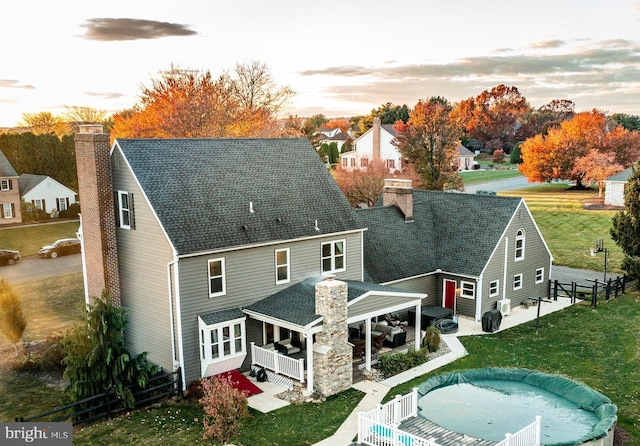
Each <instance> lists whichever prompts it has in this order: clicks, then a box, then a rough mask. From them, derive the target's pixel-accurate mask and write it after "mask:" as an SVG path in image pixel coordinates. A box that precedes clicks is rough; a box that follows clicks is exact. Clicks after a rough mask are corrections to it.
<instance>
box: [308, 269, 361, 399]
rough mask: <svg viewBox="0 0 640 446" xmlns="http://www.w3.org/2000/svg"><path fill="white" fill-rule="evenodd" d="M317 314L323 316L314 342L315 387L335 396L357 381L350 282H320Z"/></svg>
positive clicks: (331, 280)
mask: <svg viewBox="0 0 640 446" xmlns="http://www.w3.org/2000/svg"><path fill="white" fill-rule="evenodd" d="M315 292H316V314H318V315H320V316H322V323H323V327H322V331H321V332H319V333H317V334H316V342H315V343H314V344H313V376H314V383H315V386H314V388H315V390H316V391H318V392H320V393H321V394H322V395H324V396H329V395H334V394H336V393H338V392H342V391H343V390H346V389H348V388H349V387H351V384H353V366H352V358H353V349H352V347H351V345H350V344H349V342H348V340H349V329H348V326H347V284H346V283H344V282H341V281H339V280H334V279H332V278H328V279H326V280H323V281H322V282H319V283H317V284H316V291H315Z"/></svg>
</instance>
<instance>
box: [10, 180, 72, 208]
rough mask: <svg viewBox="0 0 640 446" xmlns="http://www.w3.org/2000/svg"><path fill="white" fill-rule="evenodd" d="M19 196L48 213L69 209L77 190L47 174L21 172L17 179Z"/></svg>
mask: <svg viewBox="0 0 640 446" xmlns="http://www.w3.org/2000/svg"><path fill="white" fill-rule="evenodd" d="M18 183H19V185H20V198H22V200H24V201H26V202H27V203H31V204H33V205H34V206H35V207H36V208H38V209H42V210H44V211H46V212H47V213H49V214H56V213H58V212H61V211H65V210H67V209H69V206H70V205H72V204H74V203H76V202H77V196H78V194H77V192H76V191H74V190H72V189H69V188H68V187H67V186H65V185H64V184H62V183H59V182H58V181H56V180H54V179H53V178H51V177H49V176H47V175H33V174H28V173H23V174H22V175H20V178H19V179H18Z"/></svg>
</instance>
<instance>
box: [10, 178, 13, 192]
mask: <svg viewBox="0 0 640 446" xmlns="http://www.w3.org/2000/svg"><path fill="white" fill-rule="evenodd" d="M9 190H13V180H11V179H10V180H9Z"/></svg>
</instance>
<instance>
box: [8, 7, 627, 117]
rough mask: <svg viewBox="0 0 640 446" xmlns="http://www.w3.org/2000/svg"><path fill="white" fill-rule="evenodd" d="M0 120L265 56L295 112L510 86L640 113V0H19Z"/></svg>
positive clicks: (91, 103) (96, 102)
mask: <svg viewBox="0 0 640 446" xmlns="http://www.w3.org/2000/svg"><path fill="white" fill-rule="evenodd" d="M1 17H2V26H0V41H1V42H2V53H1V54H2V59H1V64H0V127H11V126H15V125H17V124H18V123H19V122H20V121H21V119H22V115H23V113H38V112H41V111H50V112H52V113H53V114H56V115H57V114H60V113H62V112H64V111H65V106H87V107H93V108H96V109H99V110H104V111H106V112H108V113H113V112H116V111H120V110H123V109H127V108H131V107H132V106H133V105H134V104H135V103H136V101H137V99H138V95H139V93H140V91H141V86H142V85H150V82H151V80H152V79H153V78H156V77H157V75H158V72H159V71H160V70H166V69H168V68H169V67H170V66H171V65H172V64H173V65H174V66H178V67H180V68H190V69H197V70H209V71H211V73H212V74H213V75H214V76H217V75H219V74H220V73H221V72H222V71H224V70H231V69H233V67H234V65H235V64H236V63H238V62H249V61H261V62H265V63H266V64H267V65H268V66H269V67H270V68H271V73H272V76H273V78H274V80H275V81H276V82H277V83H278V84H280V85H287V86H289V87H291V88H292V89H293V90H294V91H296V92H297V95H296V97H295V98H294V100H293V101H292V102H291V104H290V106H289V108H288V109H287V110H286V112H287V113H291V114H294V115H298V116H310V115H313V114H317V113H323V114H324V115H325V116H327V117H330V118H332V117H343V116H344V117H348V116H354V115H365V114H368V113H369V112H370V111H371V109H373V108H377V107H378V106H380V105H381V104H384V103H386V102H391V103H393V104H396V105H402V104H406V105H408V106H409V107H413V106H414V105H415V104H416V102H417V101H418V100H419V99H426V98H429V97H431V96H443V97H445V98H447V99H449V100H450V101H453V102H455V101H459V100H462V99H466V98H469V97H472V96H476V95H478V94H479V93H480V92H482V91H483V90H488V89H491V88H492V87H494V86H496V85H499V84H506V85H514V86H516V87H518V90H519V91H520V93H521V94H523V95H524V96H525V97H526V98H527V100H528V101H529V103H530V104H531V105H532V106H533V107H539V106H541V105H544V104H546V103H548V102H549V101H550V100H552V99H570V100H572V101H573V102H574V103H575V105H576V110H577V111H583V110H590V109H592V108H598V109H600V110H602V111H604V112H606V113H629V114H636V115H640V0H607V1H605V0H538V1H535V2H514V1H512V0H510V1H506V0H484V1H483V0H448V1H435V0H394V1H380V0H362V1H361V0H341V1H337V0H325V1H322V2H311V1H308V0H307V1H305V0H271V1H266V0H224V1H222V0H209V1H199V0H182V1H180V2H178V1H166V0H154V1H147V0H129V1H126V2H125V1H121V0H111V1H108V2H87V1H77V0H70V1H62V2H52V1H50V0H21V1H20V2H17V1H14V2H10V3H7V5H4V4H3V6H2V15H1Z"/></svg>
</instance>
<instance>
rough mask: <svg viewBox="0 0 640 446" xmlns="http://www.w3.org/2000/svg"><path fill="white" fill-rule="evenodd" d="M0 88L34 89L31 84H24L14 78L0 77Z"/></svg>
mask: <svg viewBox="0 0 640 446" xmlns="http://www.w3.org/2000/svg"><path fill="white" fill-rule="evenodd" d="M0 88H21V89H24V90H35V89H36V87H34V86H33V85H24V84H21V83H20V81H18V80H15V79H0Z"/></svg>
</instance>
